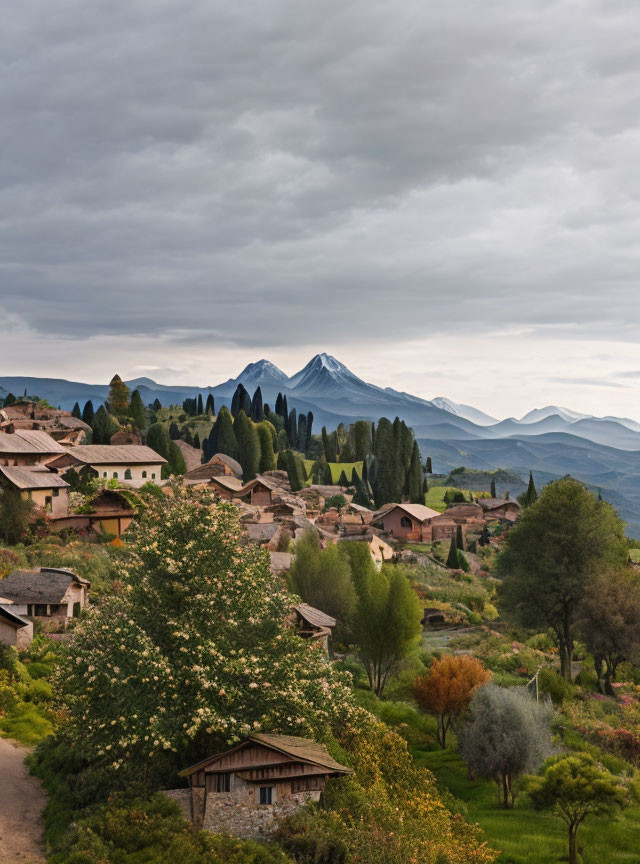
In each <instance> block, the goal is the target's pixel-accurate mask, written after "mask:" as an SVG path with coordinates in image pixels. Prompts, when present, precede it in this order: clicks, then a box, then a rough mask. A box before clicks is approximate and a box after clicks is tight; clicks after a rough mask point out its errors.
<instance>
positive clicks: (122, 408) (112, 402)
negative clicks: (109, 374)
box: [107, 375, 130, 419]
mask: <svg viewBox="0 0 640 864" xmlns="http://www.w3.org/2000/svg"><path fill="white" fill-rule="evenodd" d="M129 399H130V397H129V388H128V387H127V385H126V384H125V383H124V381H123V380H122V378H121V377H120V376H119V375H114V376H113V378H112V379H111V381H110V383H109V396H108V398H107V407H108V410H109V413H110V414H113V415H114V417H117V418H118V419H120V418H121V417H122V418H124V417H126V416H127V415H128V413H129Z"/></svg>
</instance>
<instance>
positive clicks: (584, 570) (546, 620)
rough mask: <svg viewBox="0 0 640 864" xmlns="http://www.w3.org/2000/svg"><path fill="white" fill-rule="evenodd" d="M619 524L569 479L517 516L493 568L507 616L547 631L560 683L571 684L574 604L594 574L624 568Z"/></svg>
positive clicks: (608, 508) (603, 505) (605, 506)
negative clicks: (557, 662)
mask: <svg viewBox="0 0 640 864" xmlns="http://www.w3.org/2000/svg"><path fill="white" fill-rule="evenodd" d="M627 558H628V551H627V546H626V542H625V537H624V523H623V522H622V520H621V519H620V517H619V516H618V514H617V513H616V512H615V510H614V509H613V507H611V505H610V504H607V503H606V502H605V501H598V500H597V498H596V497H595V496H593V495H592V494H591V493H590V492H589V491H588V490H587V489H586V488H585V487H584V486H583V485H582V483H579V482H578V481H577V480H573V479H572V478H570V477H569V478H565V479H562V480H556V481H555V482H554V483H550V484H549V485H548V486H546V487H545V488H544V491H543V492H542V495H541V496H540V498H539V499H538V500H537V501H536V502H535V504H532V505H531V506H530V507H527V509H526V510H525V511H524V513H522V515H521V517H520V519H519V520H518V522H517V523H516V525H515V526H514V527H513V528H512V529H511V531H510V532H509V534H508V536H507V539H506V541H505V544H504V547H503V551H502V553H501V554H500V556H499V558H498V561H497V571H498V575H499V576H501V577H502V580H503V582H502V586H501V590H500V598H501V602H502V608H503V610H504V612H505V614H506V615H507V616H508V617H509V618H510V619H511V620H512V621H514V622H518V623H519V624H521V625H523V626H525V627H534V628H536V629H540V630H541V629H545V628H548V627H551V628H552V629H553V631H554V632H555V634H556V639H557V644H558V650H559V653H560V665H561V673H562V675H563V676H564V677H565V678H567V679H568V680H571V678H572V664H573V645H574V640H575V636H576V618H577V610H578V604H579V603H580V601H581V600H582V599H583V597H584V596H585V595H586V594H587V592H588V590H589V584H590V582H591V580H592V579H593V576H594V574H596V573H598V572H600V571H603V570H607V569H610V568H613V569H619V568H622V567H624V565H625V564H626V561H627Z"/></svg>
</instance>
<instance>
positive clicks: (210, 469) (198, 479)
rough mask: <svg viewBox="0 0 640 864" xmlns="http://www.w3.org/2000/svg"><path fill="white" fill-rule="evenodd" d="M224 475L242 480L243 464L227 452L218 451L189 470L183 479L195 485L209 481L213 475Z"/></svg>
mask: <svg viewBox="0 0 640 864" xmlns="http://www.w3.org/2000/svg"><path fill="white" fill-rule="evenodd" d="M223 476H224V477H237V478H238V480H242V466H241V465H240V463H239V462H236V460H235V459H232V458H231V456H227V454H226V453H216V454H215V455H214V456H212V457H211V459H209V461H208V462H204V463H203V464H202V465H197V466H195V467H194V468H192V469H191V470H188V471H187V473H186V474H185V475H184V478H183V480H184V482H185V483H187V484H188V485H195V484H196V483H207V482H208V481H209V480H211V478H212V477H223Z"/></svg>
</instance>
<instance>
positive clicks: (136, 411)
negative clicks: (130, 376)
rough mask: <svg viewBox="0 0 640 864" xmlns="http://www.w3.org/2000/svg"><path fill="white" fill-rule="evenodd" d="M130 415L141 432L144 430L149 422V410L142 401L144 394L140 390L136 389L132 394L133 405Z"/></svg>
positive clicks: (130, 408) (130, 407)
mask: <svg viewBox="0 0 640 864" xmlns="http://www.w3.org/2000/svg"><path fill="white" fill-rule="evenodd" d="M129 416H130V417H131V419H132V420H133V425H134V426H135V427H136V429H139V430H140V432H143V431H144V430H145V429H146V428H147V426H148V425H149V424H148V421H147V412H146V410H145V407H144V404H143V402H142V396H141V395H140V392H139V391H138V390H134V391H133V393H132V394H131V405H130V406H129Z"/></svg>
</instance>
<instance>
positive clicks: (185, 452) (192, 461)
mask: <svg viewBox="0 0 640 864" xmlns="http://www.w3.org/2000/svg"><path fill="white" fill-rule="evenodd" d="M173 443H174V444H175V445H176V447H177V448H178V450H179V451H180V452H181V453H182V457H183V459H184V464H185V466H186V468H187V471H193V470H194V469H195V468H200V467H201V465H200V463H201V462H202V450H198V448H197V447H192V446H191V444H187V442H186V441H182V440H181V439H180V438H178V439H177V440H176V441H174V442H173Z"/></svg>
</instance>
